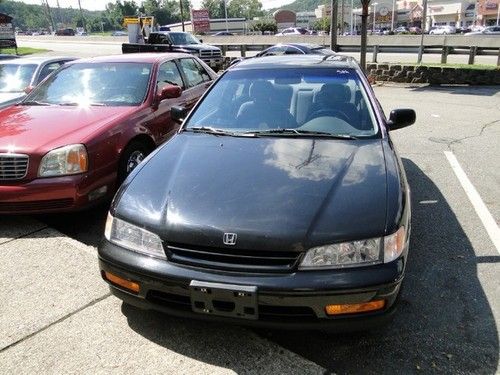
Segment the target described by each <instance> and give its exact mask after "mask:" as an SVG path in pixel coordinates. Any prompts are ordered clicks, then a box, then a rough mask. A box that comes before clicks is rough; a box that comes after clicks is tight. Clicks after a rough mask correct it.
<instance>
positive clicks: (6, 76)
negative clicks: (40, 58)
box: [0, 63, 37, 92]
mask: <svg viewBox="0 0 500 375" xmlns="http://www.w3.org/2000/svg"><path fill="white" fill-rule="evenodd" d="M36 67H37V65H35V64H15V63H14V64H13V63H6V64H0V92H21V91H23V90H24V89H25V88H26V87H28V86H29V85H30V83H31V79H32V77H33V74H34V73H35V70H36Z"/></svg>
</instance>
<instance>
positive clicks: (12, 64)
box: [0, 56, 76, 108]
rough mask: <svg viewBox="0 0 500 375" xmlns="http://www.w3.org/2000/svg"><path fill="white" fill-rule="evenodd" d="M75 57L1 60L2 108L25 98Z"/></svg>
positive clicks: (0, 102)
mask: <svg viewBox="0 0 500 375" xmlns="http://www.w3.org/2000/svg"><path fill="white" fill-rule="evenodd" d="M75 59H76V58H75V57H62V56H61V57H54V56H50V57H39V56H33V57H22V58H18V59H15V60H10V61H9V60H6V61H1V62H0V108H5V107H7V106H9V105H13V104H15V103H17V102H19V101H20V100H21V99H22V98H24V97H25V96H26V94H27V92H29V91H30V90H31V89H32V88H33V87H34V86H36V85H38V84H39V83H40V82H42V81H43V80H44V79H45V78H46V77H47V76H48V75H50V74H51V73H52V72H54V71H56V70H57V69H59V67H60V66H61V65H63V64H65V63H67V62H69V61H72V60H75Z"/></svg>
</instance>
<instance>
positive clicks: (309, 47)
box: [256, 43, 335, 57]
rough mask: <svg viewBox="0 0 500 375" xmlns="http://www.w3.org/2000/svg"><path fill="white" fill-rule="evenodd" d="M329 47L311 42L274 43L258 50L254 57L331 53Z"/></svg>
mask: <svg viewBox="0 0 500 375" xmlns="http://www.w3.org/2000/svg"><path fill="white" fill-rule="evenodd" d="M333 54H335V52H333V51H332V50H331V49H330V48H327V47H323V46H320V45H319V44H311V43H288V44H276V45H274V46H272V47H269V48H266V49H265V50H263V51H261V52H259V53H258V54H257V55H256V57H262V56H280V55H333Z"/></svg>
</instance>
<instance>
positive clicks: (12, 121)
mask: <svg viewBox="0 0 500 375" xmlns="http://www.w3.org/2000/svg"><path fill="white" fill-rule="evenodd" d="M137 110H138V107H89V108H85V107H62V106H22V105H19V106H13V107H9V108H6V109H4V110H2V111H0V152H15V153H33V152H37V151H38V152H45V151H48V150H50V149H53V148H57V147H60V146H65V145H68V144H73V143H85V141H86V140H88V139H89V137H91V136H92V135H93V134H94V133H95V132H96V131H98V130H99V129H101V128H102V127H104V126H111V125H112V123H113V122H116V121H117V120H119V119H122V118H125V117H128V116H130V115H131V114H132V113H133V112H136V111H137Z"/></svg>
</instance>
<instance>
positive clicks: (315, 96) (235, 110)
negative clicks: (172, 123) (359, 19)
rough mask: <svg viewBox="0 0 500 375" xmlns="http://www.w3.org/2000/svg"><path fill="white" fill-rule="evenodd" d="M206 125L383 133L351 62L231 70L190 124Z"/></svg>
mask: <svg viewBox="0 0 500 375" xmlns="http://www.w3.org/2000/svg"><path fill="white" fill-rule="evenodd" d="M201 126H211V127H214V128H219V129H228V130H230V131H233V132H253V131H261V130H269V129H280V128H281V129H283V128H293V129H297V130H303V131H309V132H310V131H313V132H325V133H329V134H334V135H347V136H354V137H372V136H375V135H376V134H377V133H378V127H377V125H376V120H375V116H374V113H373V107H372V105H370V99H369V97H368V95H367V93H366V90H365V88H364V86H363V84H362V83H361V79H360V77H359V75H358V73H357V72H356V71H355V70H354V69H350V68H342V69H341V68H328V69H327V68H325V69H316V68H300V69H294V70H293V72H292V71H290V70H289V69H274V70H273V69H255V70H230V71H228V72H227V73H226V74H224V75H223V76H222V78H221V79H219V80H218V81H217V83H216V84H215V86H214V87H213V88H212V89H211V90H210V92H209V93H208V94H207V96H206V97H205V98H204V100H203V101H202V102H201V103H200V104H199V106H198V107H197V109H196V111H195V112H194V113H193V115H192V116H191V117H190V118H189V120H188V122H187V124H186V127H188V128H189V127H201Z"/></svg>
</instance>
